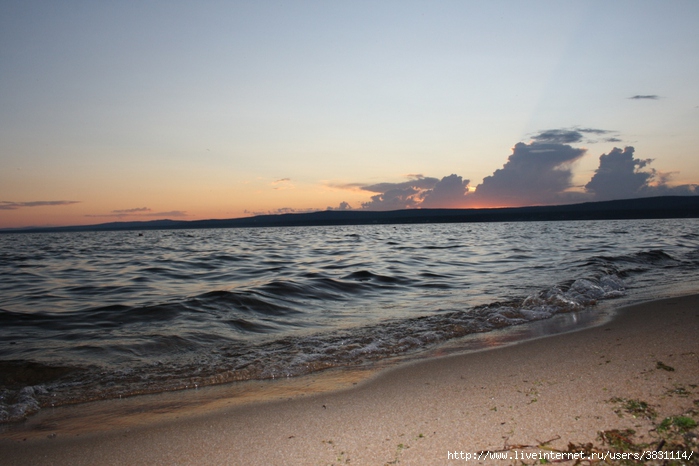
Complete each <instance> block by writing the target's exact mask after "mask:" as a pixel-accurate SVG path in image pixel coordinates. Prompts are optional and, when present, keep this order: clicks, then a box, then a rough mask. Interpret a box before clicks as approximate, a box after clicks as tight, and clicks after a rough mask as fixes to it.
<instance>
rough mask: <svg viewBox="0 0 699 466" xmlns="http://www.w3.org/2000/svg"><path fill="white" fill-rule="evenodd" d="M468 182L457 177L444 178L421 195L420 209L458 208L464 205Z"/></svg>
mask: <svg viewBox="0 0 699 466" xmlns="http://www.w3.org/2000/svg"><path fill="white" fill-rule="evenodd" d="M468 184H469V180H464V179H462V178H461V177H460V176H459V175H453V174H452V175H449V176H445V177H444V178H442V179H441V180H439V181H438V182H437V183H436V184H435V185H434V187H433V188H432V189H431V190H428V191H425V192H424V193H423V197H422V202H421V203H420V207H425V208H433V207H434V208H458V207H463V206H464V205H465V204H466V200H467V199H466V196H468Z"/></svg>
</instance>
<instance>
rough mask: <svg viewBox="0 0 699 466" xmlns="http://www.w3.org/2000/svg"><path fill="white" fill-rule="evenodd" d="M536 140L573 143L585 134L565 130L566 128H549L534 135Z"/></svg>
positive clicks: (533, 137)
mask: <svg viewBox="0 0 699 466" xmlns="http://www.w3.org/2000/svg"><path fill="white" fill-rule="evenodd" d="M532 139H533V140H535V141H536V142H549V143H554V144H571V143H574V142H580V141H582V139H583V135H582V133H581V132H580V131H575V130H565V129H549V130H546V131H542V132H540V133H539V134H537V135H535V136H532Z"/></svg>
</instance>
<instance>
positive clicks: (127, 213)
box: [85, 207, 188, 218]
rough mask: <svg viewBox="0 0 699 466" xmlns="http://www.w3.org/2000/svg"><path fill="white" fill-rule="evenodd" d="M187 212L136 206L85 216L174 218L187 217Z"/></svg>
mask: <svg viewBox="0 0 699 466" xmlns="http://www.w3.org/2000/svg"><path fill="white" fill-rule="evenodd" d="M187 216H188V215H187V212H186V211H184V210H170V211H168V212H152V211H151V209H150V208H148V207H136V208H133V209H117V210H112V211H111V212H110V213H108V214H86V215H85V217H91V218H104V217H113V218H124V217H160V218H173V217H178V218H180V217H187Z"/></svg>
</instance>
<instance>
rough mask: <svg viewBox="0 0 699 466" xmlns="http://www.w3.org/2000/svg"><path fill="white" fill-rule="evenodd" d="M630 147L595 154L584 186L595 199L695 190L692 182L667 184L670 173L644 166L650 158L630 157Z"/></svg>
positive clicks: (632, 149) (683, 192) (660, 194)
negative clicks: (595, 163) (596, 163)
mask: <svg viewBox="0 0 699 466" xmlns="http://www.w3.org/2000/svg"><path fill="white" fill-rule="evenodd" d="M634 151H635V149H634V148H633V147H625V148H624V150H621V149H619V148H617V147H615V148H614V149H612V150H611V151H610V152H609V153H608V154H602V155H601V156H600V158H599V168H597V170H596V171H595V174H594V176H593V177H592V179H591V180H590V182H589V183H587V184H586V185H585V189H586V190H587V191H588V192H589V193H591V194H593V195H594V197H595V199H596V200H599V201H603V200H611V199H629V198H634V197H647V196H662V195H692V194H699V191H697V186H696V185H681V186H669V185H668V182H669V180H670V178H671V176H672V173H659V172H657V171H656V170H655V169H652V168H649V169H648V170H643V169H644V168H646V167H648V166H649V165H650V164H651V163H652V162H653V160H652V159H636V158H634Z"/></svg>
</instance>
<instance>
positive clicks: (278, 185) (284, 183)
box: [272, 178, 294, 190]
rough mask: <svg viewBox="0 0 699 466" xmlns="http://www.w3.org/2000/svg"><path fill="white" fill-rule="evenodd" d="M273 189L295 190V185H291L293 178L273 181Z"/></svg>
mask: <svg viewBox="0 0 699 466" xmlns="http://www.w3.org/2000/svg"><path fill="white" fill-rule="evenodd" d="M272 187H273V189H277V190H280V189H294V185H293V184H292V183H291V178H281V179H279V180H275V181H272Z"/></svg>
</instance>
